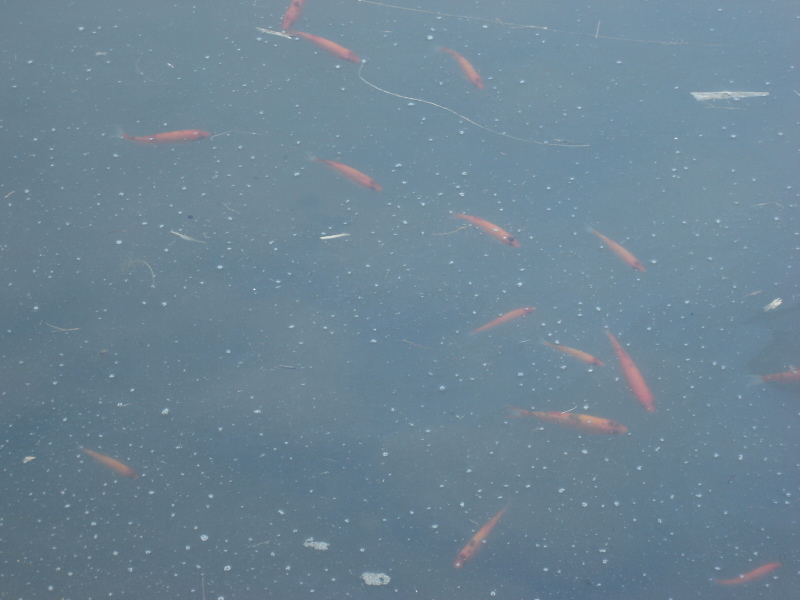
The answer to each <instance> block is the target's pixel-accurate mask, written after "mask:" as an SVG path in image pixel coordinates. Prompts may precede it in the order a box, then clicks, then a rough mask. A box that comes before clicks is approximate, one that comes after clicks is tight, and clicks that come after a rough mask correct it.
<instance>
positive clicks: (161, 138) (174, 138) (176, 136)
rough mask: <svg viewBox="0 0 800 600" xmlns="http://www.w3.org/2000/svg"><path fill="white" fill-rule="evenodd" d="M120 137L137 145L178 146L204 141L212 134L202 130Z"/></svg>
mask: <svg viewBox="0 0 800 600" xmlns="http://www.w3.org/2000/svg"><path fill="white" fill-rule="evenodd" d="M120 137H121V138H122V139H123V140H130V141H131V142H136V143H137V144H177V143H180V142H193V141H195V140H204V139H205V138H207V137H211V134H210V133H208V132H207V131H203V130H202V129H183V130H181V131H167V132H165V133H156V134H154V135H143V136H141V137H137V136H135V135H128V134H127V133H121V134H120Z"/></svg>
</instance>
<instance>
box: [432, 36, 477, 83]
mask: <svg viewBox="0 0 800 600" xmlns="http://www.w3.org/2000/svg"><path fill="white" fill-rule="evenodd" d="M439 51H440V52H447V53H448V54H449V55H450V56H452V57H453V58H455V59H456V62H457V63H458V66H459V67H461V71H462V72H463V73H464V75H466V76H467V79H469V80H470V82H471V83H472V85H474V86H475V87H476V88H478V89H479V90H482V89H483V88H484V85H483V78H482V77H481V76H480V75H479V74H478V71H476V70H475V67H473V66H472V65H471V64H470V62H469V61H468V60H467V59H466V58H464V57H463V56H461V55H460V54H459V53H458V52H456V51H455V50H450V48H445V47H444V46H440V47H439Z"/></svg>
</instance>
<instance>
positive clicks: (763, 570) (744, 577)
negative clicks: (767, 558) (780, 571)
mask: <svg viewBox="0 0 800 600" xmlns="http://www.w3.org/2000/svg"><path fill="white" fill-rule="evenodd" d="M781 565H783V563H782V562H771V563H767V564H765V565H762V566H760V567H758V568H757V569H753V570H752V571H748V572H747V573H742V574H741V575H739V576H737V577H733V578H731V579H715V580H714V581H716V582H717V583H718V584H720V585H740V584H742V583H747V582H748V581H753V580H755V579H761V578H762V577H766V576H767V575H769V574H770V573H772V572H773V571H774V570H775V569H777V568H778V567H780V566H781Z"/></svg>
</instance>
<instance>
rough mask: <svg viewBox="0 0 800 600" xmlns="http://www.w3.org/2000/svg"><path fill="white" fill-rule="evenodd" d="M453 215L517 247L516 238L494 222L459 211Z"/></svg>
mask: <svg viewBox="0 0 800 600" xmlns="http://www.w3.org/2000/svg"><path fill="white" fill-rule="evenodd" d="M453 215H454V216H456V217H458V218H459V219H464V220H465V221H468V222H470V223H472V224H473V225H475V226H476V227H478V228H480V229H481V231H483V232H484V233H488V234H489V235H490V236H492V237H493V238H495V239H496V240H500V241H501V242H503V243H504V244H508V245H509V246H511V247H512V248H519V242H518V241H517V240H516V238H515V237H514V236H513V235H511V234H510V233H508V232H507V231H505V230H503V229H500V228H499V227H498V226H497V225H495V224H494V223H489V221H485V220H484V219H481V218H480V217H473V216H472V215H462V214H461V213H453Z"/></svg>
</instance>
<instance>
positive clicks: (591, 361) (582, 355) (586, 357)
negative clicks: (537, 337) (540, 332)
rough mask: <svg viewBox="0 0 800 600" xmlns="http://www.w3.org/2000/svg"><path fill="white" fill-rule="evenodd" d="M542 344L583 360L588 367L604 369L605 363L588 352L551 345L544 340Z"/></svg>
mask: <svg viewBox="0 0 800 600" xmlns="http://www.w3.org/2000/svg"><path fill="white" fill-rule="evenodd" d="M542 344H544V345H545V346H548V347H550V348H553V349H554V350H558V351H559V352H563V353H564V354H566V355H567V356H571V357H572V358H577V359H578V360H582V361H583V362H585V363H586V364H588V365H597V366H598V367H604V366H605V363H604V362H603V361H602V360H600V359H599V358H595V357H594V356H592V355H591V354H589V353H587V352H583V351H582V350H576V349H575V348H570V347H569V346H562V345H560V344H551V343H550V342H548V341H546V340H542Z"/></svg>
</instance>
